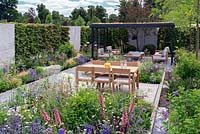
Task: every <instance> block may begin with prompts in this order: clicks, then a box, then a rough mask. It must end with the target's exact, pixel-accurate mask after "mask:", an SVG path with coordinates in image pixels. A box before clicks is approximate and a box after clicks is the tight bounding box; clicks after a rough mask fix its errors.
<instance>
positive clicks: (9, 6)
mask: <svg viewBox="0 0 200 134" xmlns="http://www.w3.org/2000/svg"><path fill="white" fill-rule="evenodd" d="M17 4H18V1H17V0H0V20H1V19H6V20H7V21H8V22H10V21H15V20H16V19H17V17H18V15H19V14H18V11H17V10H16V8H17Z"/></svg>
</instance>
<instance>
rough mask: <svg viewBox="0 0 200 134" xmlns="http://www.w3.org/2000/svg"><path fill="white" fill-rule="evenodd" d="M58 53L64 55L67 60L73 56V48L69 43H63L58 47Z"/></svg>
mask: <svg viewBox="0 0 200 134" xmlns="http://www.w3.org/2000/svg"><path fill="white" fill-rule="evenodd" d="M58 51H59V53H63V54H64V55H66V57H67V58H71V57H73V56H75V50H74V46H73V45H72V44H70V43H69V42H65V43H64V44H62V45H60V46H59V48H58Z"/></svg>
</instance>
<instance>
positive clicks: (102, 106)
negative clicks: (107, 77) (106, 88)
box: [99, 93, 105, 119]
mask: <svg viewBox="0 0 200 134" xmlns="http://www.w3.org/2000/svg"><path fill="white" fill-rule="evenodd" d="M99 104H100V107H101V109H102V118H103V119H104V118H105V105H104V98H103V94H102V93H99Z"/></svg>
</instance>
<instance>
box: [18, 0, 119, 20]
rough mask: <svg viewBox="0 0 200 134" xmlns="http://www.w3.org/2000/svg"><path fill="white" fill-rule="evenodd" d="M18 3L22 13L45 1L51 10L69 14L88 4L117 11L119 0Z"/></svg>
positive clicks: (21, 0) (50, 0) (35, 0)
mask: <svg viewBox="0 0 200 134" xmlns="http://www.w3.org/2000/svg"><path fill="white" fill-rule="evenodd" d="M18 3H19V4H18V5H17V9H18V11H20V12H22V13H24V12H27V11H28V9H29V8H30V7H33V8H34V9H36V8H37V5H38V4H41V3H43V4H44V5H45V6H46V8H47V9H49V10H50V11H51V12H52V11H53V10H55V11H59V12H60V13H61V14H63V15H65V16H69V15H70V14H71V12H72V11H73V9H74V8H80V7H83V8H85V9H87V6H88V5H94V6H96V5H102V6H104V8H105V9H106V10H107V12H108V14H111V13H116V11H114V9H115V8H116V5H118V3H119V0H19V1H18Z"/></svg>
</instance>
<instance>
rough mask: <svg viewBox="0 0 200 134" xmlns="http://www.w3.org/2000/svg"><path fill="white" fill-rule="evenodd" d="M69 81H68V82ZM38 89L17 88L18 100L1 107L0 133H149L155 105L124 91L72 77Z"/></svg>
mask: <svg viewBox="0 0 200 134" xmlns="http://www.w3.org/2000/svg"><path fill="white" fill-rule="evenodd" d="M66 80H67V81H66ZM61 81H63V82H64V84H63V83H61V82H58V83H57V85H54V86H52V85H49V84H45V83H44V84H43V85H41V86H40V87H38V90H37V89H35V90H34V91H32V92H31V91H30V90H29V89H18V93H17V96H16V99H14V100H12V101H11V102H10V103H9V104H8V105H6V107H3V106H1V107H2V108H1V110H0V113H1V114H0V133H11V132H14V133H47V132H49V133H57V132H58V131H59V132H60V133H61V132H63V131H67V133H103V134H111V133H122V132H124V133H130V134H132V133H138V134H140V133H147V131H148V130H149V128H150V116H151V112H152V107H151V105H150V104H147V103H145V102H144V101H142V100H139V99H136V98H132V97H131V96H129V95H128V94H125V93H114V94H110V93H107V92H104V93H101V92H97V91H95V90H94V89H88V88H87V90H86V89H81V90H80V91H78V92H76V93H73V90H72V89H71V87H72V85H71V84H73V79H72V77H69V76H66V77H65V78H64V77H63V79H61Z"/></svg>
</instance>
